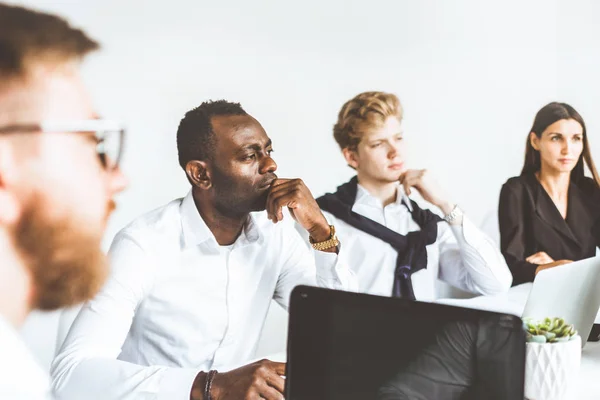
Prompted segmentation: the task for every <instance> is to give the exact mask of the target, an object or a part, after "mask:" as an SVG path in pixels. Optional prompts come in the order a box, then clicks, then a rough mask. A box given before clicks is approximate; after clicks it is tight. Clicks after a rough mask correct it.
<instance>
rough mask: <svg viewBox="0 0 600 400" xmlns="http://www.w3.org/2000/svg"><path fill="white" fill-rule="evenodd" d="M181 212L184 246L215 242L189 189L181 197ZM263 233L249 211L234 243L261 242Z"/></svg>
mask: <svg viewBox="0 0 600 400" xmlns="http://www.w3.org/2000/svg"><path fill="white" fill-rule="evenodd" d="M180 213H181V228H182V231H183V239H184V242H185V246H186V247H189V246H197V245H199V244H202V243H205V242H207V241H211V240H212V241H213V242H214V244H217V240H216V239H215V236H214V235H213V233H212V232H211V230H210V229H209V228H208V226H207V225H206V222H204V219H202V217H201V216H200V212H199V211H198V209H197V208H196V203H195V202H194V196H193V195H192V191H191V190H190V191H189V192H188V194H187V195H186V196H185V197H184V198H183V200H182V202H181V206H180ZM262 240H263V235H262V234H261V232H260V229H259V226H258V223H257V221H256V217H255V216H254V215H252V213H250V215H248V219H247V221H246V223H245V224H244V229H243V230H242V233H241V234H240V236H239V237H238V239H237V240H236V241H235V243H234V244H235V245H236V246H237V245H244V244H250V243H254V242H258V243H262Z"/></svg>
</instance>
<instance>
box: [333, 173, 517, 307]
mask: <svg viewBox="0 0 600 400" xmlns="http://www.w3.org/2000/svg"><path fill="white" fill-rule="evenodd" d="M397 193H398V195H397V196H396V201H395V202H394V203H391V204H388V205H387V206H385V207H383V205H382V203H381V201H380V200H379V199H378V198H376V197H374V196H372V195H371V194H370V193H369V192H368V191H367V190H366V189H365V188H364V187H362V186H361V185H358V190H357V194H356V200H355V202H354V206H353V207H352V210H353V211H354V212H356V213H358V214H361V215H363V216H365V217H367V218H370V219H371V220H373V221H376V222H378V223H380V224H382V225H385V226H386V227H388V228H389V229H391V230H393V231H395V232H398V233H400V234H402V235H406V234H407V233H409V232H413V231H419V230H420V227H419V225H418V224H417V223H416V222H415V221H414V220H413V219H412V216H411V214H410V211H409V210H408V208H407V206H406V205H405V204H404V203H403V202H402V199H403V197H406V195H405V194H404V191H403V188H402V186H400V185H399V186H398V189H397ZM418 203H419V206H421V207H422V208H431V205H429V204H428V203H426V202H424V201H423V202H421V201H419V202H418ZM409 205H410V203H409ZM324 214H325V216H326V218H327V219H328V220H329V222H330V223H331V224H332V225H334V226H335V228H336V232H337V234H338V238H339V239H340V240H341V241H342V243H344V246H343V247H342V248H341V250H340V254H339V257H340V258H341V259H342V260H343V261H344V263H345V264H346V265H349V266H350V269H351V270H352V271H353V273H354V274H355V275H356V279H357V281H358V290H359V292H362V293H370V294H376V295H382V296H390V295H391V294H392V286H393V282H394V271H395V268H396V259H397V257H398V252H397V251H396V250H395V249H394V248H393V247H392V246H390V245H389V244H387V243H385V242H384V241H382V240H380V239H378V238H376V237H374V236H371V235H369V234H367V233H365V232H363V231H361V230H358V229H356V228H354V227H352V226H350V225H348V224H347V223H345V222H343V221H341V220H339V219H337V218H335V217H334V216H333V215H331V214H330V213H327V212H324ZM438 279H440V280H442V281H445V282H447V283H449V284H450V285H452V286H455V287H457V288H459V289H462V290H465V291H468V292H473V293H477V294H488V295H491V294H496V293H500V292H505V291H507V290H508V289H509V288H510V285H511V283H512V276H511V274H510V271H509V269H508V266H507V265H506V261H505V260H504V257H503V256H502V254H501V253H500V250H499V249H498V246H497V245H496V244H495V243H494V241H493V240H492V239H490V238H489V237H487V236H486V235H485V234H484V233H483V232H481V231H480V230H479V229H477V227H476V226H475V225H474V224H473V223H471V222H470V221H469V219H468V218H467V217H466V216H465V217H463V222H462V225H449V224H448V223H446V222H440V223H438V234H437V240H436V241H435V243H433V244H431V245H428V246H427V269H423V270H421V271H418V272H416V273H415V274H413V275H412V284H413V290H414V293H415V297H416V299H417V300H422V301H433V300H435V299H436V298H437V293H436V281H437V280H438Z"/></svg>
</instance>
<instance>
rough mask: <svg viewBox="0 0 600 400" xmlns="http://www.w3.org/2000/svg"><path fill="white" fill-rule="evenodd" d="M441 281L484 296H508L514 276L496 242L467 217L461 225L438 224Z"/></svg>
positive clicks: (464, 217)
mask: <svg viewBox="0 0 600 400" xmlns="http://www.w3.org/2000/svg"><path fill="white" fill-rule="evenodd" d="M437 243H438V246H439V252H440V272H439V274H440V276H439V278H440V279H441V280H443V281H445V282H448V283H449V284H451V285H453V286H456V287H458V288H459V289H463V290H467V291H469V292H472V293H478V294H483V295H493V294H498V293H503V292H506V291H507V290H508V289H509V288H510V285H511V283H512V276H511V274H510V271H509V269H508V267H507V265H506V261H505V260H504V257H503V256H502V253H501V252H500V250H499V249H498V247H497V245H496V244H495V243H494V241H493V240H492V239H491V238H489V237H488V236H487V235H486V234H485V233H483V232H481V231H480V230H479V229H478V228H477V227H476V226H475V225H474V224H473V223H472V222H471V221H470V220H469V219H468V218H467V217H466V216H463V222H462V224H460V225H449V224H447V223H445V222H441V223H439V224H438V237H437Z"/></svg>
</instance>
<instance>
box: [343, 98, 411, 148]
mask: <svg viewBox="0 0 600 400" xmlns="http://www.w3.org/2000/svg"><path fill="white" fill-rule="evenodd" d="M402 115H403V110H402V105H401V104H400V100H399V99H398V97H397V96H396V95H395V94H392V93H385V92H364V93H360V94H358V95H356V96H355V97H354V98H352V99H351V100H348V101H347V102H346V103H345V104H344V105H343V106H342V109H341V110H340V112H339V114H338V120H337V123H336V124H335V125H334V126H333V137H334V138H335V141H336V142H337V144H338V145H339V146H340V148H341V149H342V150H343V149H346V148H348V149H350V150H356V147H357V146H358V144H359V143H360V140H361V138H362V135H363V134H364V132H365V130H367V129H369V128H373V127H378V126H381V125H382V124H383V123H384V122H385V120H386V119H387V118H388V117H390V116H394V117H396V118H398V120H400V121H402Z"/></svg>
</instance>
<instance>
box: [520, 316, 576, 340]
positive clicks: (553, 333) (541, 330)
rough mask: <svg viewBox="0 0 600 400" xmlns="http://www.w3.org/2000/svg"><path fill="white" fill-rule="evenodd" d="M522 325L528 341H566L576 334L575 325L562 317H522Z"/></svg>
mask: <svg viewBox="0 0 600 400" xmlns="http://www.w3.org/2000/svg"><path fill="white" fill-rule="evenodd" d="M523 327H524V328H525V332H526V333H527V341H528V342H530V343H559V342H568V341H569V340H572V339H573V338H574V337H575V336H577V331H576V330H575V327H574V326H573V325H569V324H567V323H566V322H565V320H564V319H562V318H544V319H543V320H541V321H536V320H533V319H531V318H523Z"/></svg>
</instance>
